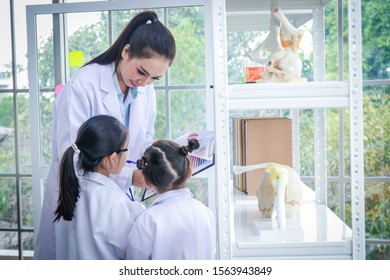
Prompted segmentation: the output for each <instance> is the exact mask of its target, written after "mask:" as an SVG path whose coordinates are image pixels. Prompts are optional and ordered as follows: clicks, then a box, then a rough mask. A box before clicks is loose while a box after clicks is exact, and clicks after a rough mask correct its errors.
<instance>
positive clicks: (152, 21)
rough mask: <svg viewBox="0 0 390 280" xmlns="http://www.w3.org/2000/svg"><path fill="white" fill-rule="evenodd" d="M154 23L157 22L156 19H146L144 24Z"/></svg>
mask: <svg viewBox="0 0 390 280" xmlns="http://www.w3.org/2000/svg"><path fill="white" fill-rule="evenodd" d="M156 21H158V18H154V19H148V20H147V22H146V24H152V23H155V22H156Z"/></svg>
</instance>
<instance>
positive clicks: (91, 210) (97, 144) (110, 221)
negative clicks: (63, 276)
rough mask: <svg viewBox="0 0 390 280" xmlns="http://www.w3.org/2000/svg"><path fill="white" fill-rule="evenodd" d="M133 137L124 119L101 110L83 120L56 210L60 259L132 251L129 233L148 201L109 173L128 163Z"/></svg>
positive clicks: (65, 160) (68, 154)
mask: <svg viewBox="0 0 390 280" xmlns="http://www.w3.org/2000/svg"><path fill="white" fill-rule="evenodd" d="M127 142H128V134H127V129H126V127H125V126H124V125H123V124H122V123H121V122H120V121H118V120H117V119H116V118H114V117H112V116H108V115H98V116H94V117H92V118H90V119H88V120H87V121H86V122H84V123H83V124H82V125H81V127H80V129H79V130H78V133H77V138H76V141H75V143H74V144H72V145H71V146H70V147H68V149H66V151H65V153H64V155H63V157H62V159H61V165H60V190H59V197H58V205H57V209H56V211H55V222H58V224H59V227H58V230H57V231H56V236H55V237H56V241H57V242H58V243H60V246H58V247H57V258H58V259H89V260H95V259H124V258H125V257H126V243H127V242H126V240H127V236H128V233H129V231H130V228H131V227H132V225H133V223H134V219H135V217H136V216H138V215H139V213H140V212H142V210H143V209H144V207H143V206H142V205H141V204H140V203H139V202H133V201H131V200H130V199H129V198H128V197H127V196H126V194H125V193H124V192H123V191H122V190H121V189H120V188H119V186H118V185H117V184H116V183H115V182H114V181H113V180H111V179H110V178H109V177H108V176H109V175H110V174H118V173H120V172H121V170H122V168H123V166H124V165H125V163H126V159H127ZM75 161H77V163H76V165H77V167H76V170H75V167H74V165H75ZM76 174H77V175H76Z"/></svg>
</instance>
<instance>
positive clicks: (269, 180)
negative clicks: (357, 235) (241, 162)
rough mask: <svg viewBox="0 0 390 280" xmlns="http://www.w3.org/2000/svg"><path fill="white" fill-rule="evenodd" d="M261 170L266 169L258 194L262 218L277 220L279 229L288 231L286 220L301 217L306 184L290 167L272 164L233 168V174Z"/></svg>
mask: <svg viewBox="0 0 390 280" xmlns="http://www.w3.org/2000/svg"><path fill="white" fill-rule="evenodd" d="M261 168H265V172H264V173H263V175H262V176H261V178H260V182H259V186H258V188H257V193H256V196H257V199H258V206H259V210H260V213H261V216H262V218H271V219H272V220H277V223H278V229H280V230H286V219H287V218H297V217H298V215H299V210H300V205H301V203H302V196H303V186H304V183H303V182H302V181H301V179H300V177H299V175H298V173H297V172H296V171H295V170H294V169H293V168H291V167H290V166H287V165H282V164H277V163H272V162H271V163H262V164H255V165H247V166H233V172H234V173H235V174H241V173H243V172H248V171H252V170H255V169H261Z"/></svg>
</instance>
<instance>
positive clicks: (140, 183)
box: [132, 170, 148, 188]
mask: <svg viewBox="0 0 390 280" xmlns="http://www.w3.org/2000/svg"><path fill="white" fill-rule="evenodd" d="M132 185H133V186H135V187H139V188H146V187H148V185H147V184H146V181H145V178H144V175H143V174H142V171H141V170H134V172H133V181H132Z"/></svg>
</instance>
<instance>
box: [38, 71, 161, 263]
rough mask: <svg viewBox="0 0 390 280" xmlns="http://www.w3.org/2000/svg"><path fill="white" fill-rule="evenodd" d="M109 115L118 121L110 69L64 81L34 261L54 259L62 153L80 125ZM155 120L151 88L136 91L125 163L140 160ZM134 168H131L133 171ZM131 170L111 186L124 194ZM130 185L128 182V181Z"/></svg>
mask: <svg viewBox="0 0 390 280" xmlns="http://www.w3.org/2000/svg"><path fill="white" fill-rule="evenodd" d="M103 114H104V115H111V116H114V117H116V118H117V119H119V120H121V121H123V120H122V116H121V111H120V107H119V100H118V95H117V91H116V88H115V84H114V73H113V70H112V65H111V64H108V65H99V64H91V65H87V66H84V67H82V68H81V69H80V70H79V71H78V72H77V73H75V75H74V76H73V77H72V78H71V79H70V80H69V81H68V83H67V84H66V85H65V86H64V88H63V89H62V91H61V92H60V93H59V95H58V97H57V98H56V100H55V102H54V110H53V127H52V162H51V165H50V169H49V174H48V178H47V184H46V189H45V193H44V200H43V205H42V212H41V221H40V225H39V230H38V235H37V239H36V243H35V250H34V259H55V258H56V253H55V252H56V251H55V235H54V223H53V220H54V211H55V209H56V206H57V198H58V188H59V187H58V186H59V183H58V171H59V163H60V160H61V157H62V154H63V152H64V151H65V150H66V149H67V148H68V147H69V146H70V145H71V144H72V143H74V142H75V140H76V136H77V130H78V129H79V127H80V126H81V124H82V123H83V122H85V121H86V120H87V119H89V118H90V117H92V116H95V115H103ZM155 119H156V96H155V91H154V87H153V85H148V86H145V87H139V88H138V95H137V98H136V99H135V100H134V101H133V102H132V103H131V111H130V120H131V121H130V122H129V123H130V127H129V146H128V149H129V159H131V160H132V161H135V160H137V159H138V158H140V157H141V156H142V154H143V152H144V150H145V149H146V148H147V147H148V146H149V145H151V144H152V142H153V135H154V123H155ZM134 168H135V167H134ZM133 170H134V169H130V168H129V167H127V166H125V167H124V168H123V170H122V172H121V174H119V175H117V176H115V178H114V180H115V182H116V183H117V184H118V185H119V187H121V188H122V189H123V190H125V189H126V188H125V185H126V183H127V180H128V178H129V176H132V174H133ZM130 182H131V181H130Z"/></svg>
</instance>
